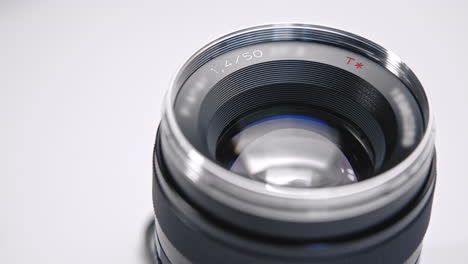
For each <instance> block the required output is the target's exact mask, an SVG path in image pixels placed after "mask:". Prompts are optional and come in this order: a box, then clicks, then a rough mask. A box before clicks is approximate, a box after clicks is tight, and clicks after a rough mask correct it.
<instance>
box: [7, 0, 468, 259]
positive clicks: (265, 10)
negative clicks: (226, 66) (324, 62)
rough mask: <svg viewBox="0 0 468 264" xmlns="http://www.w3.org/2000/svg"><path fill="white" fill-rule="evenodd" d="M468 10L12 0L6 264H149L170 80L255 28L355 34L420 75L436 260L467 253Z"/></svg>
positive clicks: (414, 5) (407, 5)
mask: <svg viewBox="0 0 468 264" xmlns="http://www.w3.org/2000/svg"><path fill="white" fill-rule="evenodd" d="M467 11H468V2H466V1H462V0H460V1H453V0H448V1H370V0H369V1H357V0H356V1H294V0H291V1H253V0H250V1H244V0H236V1H210V2H208V1H186V2H181V1H160V0H151V1H149V0H148V1H143V0H134V1H118V0H113V1H110V0H106V1H91V0H81V1H33V0H29V1H28V0H0V263H19V264H23V263H24V264H26V263H48V264H54V263H115V264H117V263H141V262H142V240H143V237H142V236H143V231H144V230H143V229H144V225H145V224H146V223H147V221H148V219H149V217H151V214H152V201H151V176H152V170H151V162H152V160H151V158H152V148H153V144H154V138H155V134H156V129H157V125H158V122H159V118H160V110H161V102H162V97H163V94H164V92H165V90H166V89H167V88H168V85H169V82H170V79H171V78H172V77H173V76H174V74H175V72H176V70H177V69H178V67H179V66H180V65H181V64H182V63H183V62H184V60H185V59H186V58H188V56H190V55H191V54H192V53H193V52H194V51H195V50H196V49H198V48H200V47H201V46H203V45H204V44H206V43H207V42H208V41H211V40H213V39H214V38H216V37H218V36H220V35H223V34H226V33H229V32H231V31H233V30H237V29H240V28H243V27H247V26H252V25H258V24H266V23H276V22H300V23H310V24H318V25H324V26H330V27H336V28H339V29H343V30H347V31H350V32H353V33H356V34H358V35H361V36H364V37H367V38H369V39H371V40H373V41H375V42H377V43H379V44H381V45H383V46H384V47H386V48H388V49H390V50H392V51H394V52H395V53H396V54H398V55H399V56H401V57H402V58H403V59H404V61H405V62H406V63H407V64H409V66H410V67H411V68H412V69H413V70H414V71H415V72H416V74H417V75H418V77H419V78H420V80H421V81H422V82H423V84H424V86H425V88H426V89H427V91H428V94H429V96H430V97H431V101H432V105H433V108H434V111H435V113H436V122H437V131H438V132H437V152H438V174H439V178H438V185H437V191H436V197H435V203H434V209H433V217H432V220H431V225H430V229H429V231H428V234H427V237H426V240H425V245H424V250H423V260H422V263H423V264H440V263H455V264H457V263H465V262H466V259H468V228H466V226H467V225H468V209H467V208H468V207H467V198H468V189H467V188H468V177H467V176H466V172H465V171H466V166H467V161H466V157H467V156H468V155H467V154H466V151H467V150H468V143H467V142H468V140H467V139H466V137H467V136H468V125H467V122H468V110H467V108H468V105H467V104H466V101H467V99H468V91H467V89H468V86H467V83H468V80H467V78H468V67H467V64H468V52H467V51H466V50H465V49H466V48H467V47H468V16H466V12H467Z"/></svg>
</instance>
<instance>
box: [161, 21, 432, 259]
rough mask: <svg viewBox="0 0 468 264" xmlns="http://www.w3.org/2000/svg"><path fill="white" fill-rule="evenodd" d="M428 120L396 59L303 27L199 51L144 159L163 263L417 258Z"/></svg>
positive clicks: (243, 35)
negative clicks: (150, 162) (150, 161)
mask: <svg viewBox="0 0 468 264" xmlns="http://www.w3.org/2000/svg"><path fill="white" fill-rule="evenodd" d="M432 123H433V121H432V114H431V112H430V108H429V104H428V100H427V98H426V95H425V93H424V89H423V87H422V85H421V83H420V82H419V81H418V79H417V77H416V76H415V75H414V73H413V72H412V71H411V70H410V69H409V68H408V66H406V65H405V64H404V63H403V62H402V61H401V60H400V59H399V58H398V57H396V56H395V55H394V54H392V53H391V52H389V51H387V50H386V49H384V48H383V47H381V46H379V45H377V44H375V43H373V42H371V41H369V40H367V39H364V38H362V37H359V36H356V35H353V34H351V33H348V32H344V31H340V30H337V29H332V28H325V27H320V26H313V25H299V24H281V25H265V26H258V27H254V28H248V29H244V30H241V31H238V32H234V33H231V34H229V35H226V36H224V37H221V38H220V39H218V40H215V41H213V42H212V43H210V44H208V45H207V46H205V47H204V48H202V49H201V50H199V51H198V52H197V53H196V54H194V55H193V56H192V57H191V58H190V59H189V60H188V61H187V62H186V64H185V65H184V66H183V67H182V68H181V69H180V71H179V72H178V75H177V76H176V77H175V79H174V81H173V83H172V87H171V88H170V89H169V92H168V94H167V98H166V99H165V106H164V112H163V117H162V120H161V124H160V128H159V132H158V136H157V140H156V145H155V156H154V184H153V201H154V209H155V215H156V221H155V222H156V224H155V229H156V236H155V237H156V238H155V247H156V248H157V253H158V261H159V262H160V263H164V264H166V263H172V264H179V263H202V264H209V263H229V264H234V263H236V264H239V263H252V264H267V263H268V264H280V263H297V264H299V263H301V264H305V263H308V264H311V263H317V264H319V263H320V264H325V263H333V264H341V263H342V264H344V263H348V264H349V263H358V264H366V263H372V264H376V263H382V264H414V263H417V261H418V259H419V256H420V252H421V248H422V246H421V245H422V240H423V237H424V234H425V231H426V229H427V226H428V223H429V218H430V210H431V204H432V196H433V192H434V186H435V151H434V132H433V125H432Z"/></svg>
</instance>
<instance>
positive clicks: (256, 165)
mask: <svg viewBox="0 0 468 264" xmlns="http://www.w3.org/2000/svg"><path fill="white" fill-rule="evenodd" d="M231 133H232V132H231ZM345 139H346V137H345V136H344V135H343V134H342V133H341V132H340V130H339V129H338V128H336V127H333V126H331V125H330V124H328V123H327V122H325V121H323V120H320V119H317V118H313V117H309V116H304V115H277V116H272V117H266V118H262V119H260V120H257V121H254V122H253V123H251V124H248V125H247V126H246V127H244V128H240V131H239V132H238V133H237V134H234V135H233V136H232V137H229V138H228V139H225V140H223V141H222V142H221V144H220V145H218V151H217V152H218V159H220V160H221V161H222V163H223V164H224V166H225V167H227V168H229V169H230V170H231V171H233V172H235V173H237V174H239V175H243V176H245V177H249V178H251V179H254V180H257V181H260V182H265V183H268V184H271V185H275V186H290V187H303V188H310V187H326V186H339V185H345V184H350V183H354V182H356V181H358V175H357V174H356V172H355V170H354V168H353V166H352V165H351V162H350V159H348V157H347V156H346V154H345V153H344V149H343V147H342V146H344V145H346V144H347V143H346V142H345ZM351 145H356V144H351ZM348 154H349V155H352V153H348ZM361 162H364V161H361ZM366 165H367V164H366Z"/></svg>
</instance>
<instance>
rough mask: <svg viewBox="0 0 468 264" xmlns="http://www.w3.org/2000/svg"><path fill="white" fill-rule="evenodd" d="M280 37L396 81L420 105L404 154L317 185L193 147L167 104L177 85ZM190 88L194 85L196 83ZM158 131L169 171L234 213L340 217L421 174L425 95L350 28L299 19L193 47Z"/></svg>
mask: <svg viewBox="0 0 468 264" xmlns="http://www.w3.org/2000/svg"><path fill="white" fill-rule="evenodd" d="M287 41H289V42H301V43H312V44H319V45H324V46H327V47H332V48H335V49H337V50H345V51H348V52H351V53H352V54H354V55H353V56H356V57H357V58H359V59H361V60H363V61H366V62H368V63H369V64H370V65H371V64H372V65H376V66H378V67H379V68H380V69H382V70H383V71H386V72H388V73H389V74H390V75H392V78H393V77H394V78H395V79H396V80H398V81H400V82H401V83H402V84H403V86H404V87H405V88H406V89H407V91H408V92H409V93H411V94H412V95H413V96H414V98H415V100H416V101H417V103H418V105H419V107H421V109H420V110H421V116H422V117H421V119H422V120H423V122H424V130H423V131H422V134H423V135H422V137H421V139H419V140H418V142H415V147H414V149H413V150H412V151H411V153H410V154H409V155H408V156H407V157H406V158H405V159H404V160H402V161H401V162H400V163H399V164H397V165H396V166H394V167H393V168H391V169H389V170H387V171H385V172H383V173H381V174H379V175H376V176H375V177H373V178H370V179H367V180H365V181H362V182H358V183H355V184H351V185H344V186H337V187H327V188H319V189H298V188H291V187H279V186H271V185H268V184H265V183H261V182H257V181H254V180H252V179H248V178H245V177H242V176H240V175H237V174H235V173H233V172H231V171H229V170H227V169H225V168H224V167H222V166H220V165H218V164H216V163H215V162H213V161H212V160H210V159H209V158H208V157H206V156H205V155H203V154H202V153H201V152H200V151H199V150H197V148H196V147H195V146H194V145H193V144H192V143H191V141H190V140H189V139H188V137H187V133H186V131H184V129H183V128H182V126H181V124H180V120H179V119H178V116H177V113H176V109H175V108H176V107H175V106H176V102H177V99H178V96H179V95H180V94H181V89H182V87H184V85H185V84H186V83H187V82H188V80H189V78H191V77H193V76H194V75H195V74H196V72H197V70H199V69H201V68H202V67H203V66H205V67H211V66H210V62H211V61H213V60H214V59H216V58H220V57H221V56H223V55H224V54H227V53H229V52H232V51H234V50H238V49H242V48H248V47H253V46H254V45H260V44H264V43H280V42H287ZM252 52H253V51H252ZM249 63H250V62H245V64H244V66H247V65H250V64H249ZM251 63H255V62H251ZM239 67H240V66H239ZM375 68H377V67H375ZM207 69H208V68H207ZM214 71H217V69H214ZM371 73H372V72H371ZM371 73H368V74H367V75H371ZM367 77H369V76H367ZM371 77H372V76H370V77H369V78H371ZM201 86H203V85H200V87H201ZM193 89H195V90H196V89H197V88H196V84H194V87H193ZM195 90H194V91H195ZM396 96H397V95H396ZM403 110H404V109H402V111H403ZM189 111H190V110H189ZM400 114H401V117H402V118H401V119H402V122H405V120H404V119H405V113H404V111H403V112H401V113H400ZM161 136H162V140H161V142H162V151H163V153H164V155H165V161H166V163H167V167H168V169H169V171H170V172H171V173H172V174H173V177H176V178H177V177H186V178H187V179H188V180H189V182H190V184H192V185H193V187H194V188H198V189H199V190H200V191H202V192H203V193H205V194H206V195H208V196H209V197H211V198H212V199H215V200H216V201H218V202H221V203H222V204H225V205H227V206H230V207H232V208H235V209H238V210H240V211H242V212H245V213H248V214H253V215H256V216H260V217H265V218H269V219H276V220H284V221H293V222H326V221H334V220H341V219H347V218H350V217H354V216H359V215H363V214H366V213H369V212H371V211H374V210H377V209H379V208H383V207H385V206H386V205H388V204H390V203H392V202H393V201H395V200H397V199H398V198H400V197H402V196H403V195H404V194H405V193H407V192H416V191H417V190H418V189H419V188H420V187H421V186H422V185H423V183H424V181H425V179H426V176H427V175H428V171H429V170H430V165H431V161H432V157H433V153H434V147H433V145H434V128H433V117H432V114H431V112H430V107H429V103H428V99H427V98H426V96H425V94H424V91H423V88H422V86H421V84H420V82H419V81H418V79H417V77H416V76H415V75H414V73H413V72H412V71H411V70H410V69H409V67H408V66H406V64H404V63H403V62H402V61H401V59H399V58H398V57H397V56H396V55H394V54H393V53H391V52H389V51H387V50H386V49H384V48H383V47H381V46H379V45H377V44H375V43H373V42H371V41H369V40H367V39H364V38H361V37H359V36H356V35H354V34H351V33H347V32H343V31H340V30H336V29H331V28H326V27H320V26H313V25H302V24H282V25H265V26H257V27H253V28H248V29H244V30H240V31H237V32H235V33H232V34H229V35H226V36H224V37H222V38H219V39H217V40H215V41H213V42H211V43H210V44H208V45H206V46H205V47H203V48H202V49H201V50H199V51H198V52H197V53H196V54H195V55H193V56H192V57H191V58H189V59H188V61H187V62H186V63H185V64H184V65H183V66H182V68H181V69H180V70H179V72H178V74H177V76H176V77H175V79H174V80H173V82H172V84H171V88H170V90H169V92H168V93H167V95H166V98H165V103H164V113H163V117H162V122H161ZM402 144H405V143H404V142H402Z"/></svg>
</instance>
